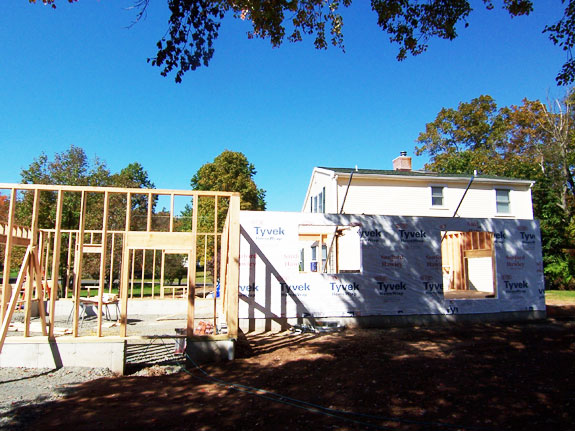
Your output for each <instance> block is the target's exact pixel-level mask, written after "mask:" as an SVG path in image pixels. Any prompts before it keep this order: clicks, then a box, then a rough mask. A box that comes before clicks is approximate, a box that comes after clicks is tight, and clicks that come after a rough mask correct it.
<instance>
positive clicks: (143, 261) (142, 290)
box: [140, 250, 146, 298]
mask: <svg viewBox="0 0 575 431" xmlns="http://www.w3.org/2000/svg"><path fill="white" fill-rule="evenodd" d="M145 270H146V250H142V281H141V283H140V285H141V287H140V298H143V297H144V272H145Z"/></svg>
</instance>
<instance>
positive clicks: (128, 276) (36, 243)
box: [0, 183, 240, 338]
mask: <svg viewBox="0 0 575 431" xmlns="http://www.w3.org/2000/svg"><path fill="white" fill-rule="evenodd" d="M2 188H3V189H8V191H9V194H10V207H9V210H8V214H7V215H8V218H7V220H6V221H7V223H5V224H3V223H2V224H0V242H2V243H3V244H5V253H4V263H5V266H4V278H3V281H2V294H1V296H0V299H1V302H0V317H1V318H2V322H4V320H5V318H7V317H8V311H9V308H10V307H12V306H14V309H12V314H13V313H14V310H15V308H16V305H17V303H18V301H19V298H20V296H21V293H22V292H23V290H25V295H24V301H25V312H26V313H27V315H28V317H26V316H25V325H24V326H25V327H26V328H27V329H26V336H31V335H34V333H33V332H31V331H30V328H31V326H30V323H31V322H30V320H31V319H30V317H31V316H30V314H29V313H30V310H31V309H32V307H31V305H33V301H35V300H37V301H38V305H39V307H38V308H39V312H40V314H41V316H40V318H41V324H42V332H43V333H44V334H47V335H48V337H50V338H53V337H54V336H55V335H56V334H55V333H54V330H55V328H54V312H55V309H56V304H55V301H56V300H57V299H58V296H59V281H60V278H61V276H62V278H63V282H64V285H63V286H62V288H63V293H64V295H65V296H67V297H68V295H69V294H68V291H69V288H70V287H72V301H73V307H72V316H73V319H72V322H73V323H72V325H73V326H72V333H73V336H74V337H78V336H80V333H79V332H80V331H79V320H80V301H81V293H82V285H83V281H84V282H85V281H86V276H85V274H83V273H84V271H86V270H87V269H88V268H84V266H86V267H88V264H90V265H91V267H92V266H93V268H92V269H93V270H94V272H95V271H97V269H96V268H99V276H98V278H99V280H98V298H97V299H98V301H97V307H98V317H97V329H96V330H97V335H98V336H102V335H103V334H102V324H103V321H102V320H103V319H102V316H103V314H104V313H103V311H104V310H103V308H104V297H103V293H104V290H105V287H106V286H105V284H106V277H107V275H108V274H109V276H110V277H109V278H110V283H109V285H108V286H107V287H108V289H107V290H108V291H109V292H112V291H113V280H114V276H113V275H114V267H116V272H117V269H118V268H117V267H118V254H119V253H120V254H121V256H122V259H121V264H120V292H119V293H120V300H121V303H120V305H121V310H120V323H121V327H120V335H121V336H123V337H125V336H126V335H127V334H126V333H127V326H126V324H127V319H128V300H129V299H131V298H132V297H134V296H138V297H142V296H143V295H144V290H145V286H146V285H147V281H146V280H145V274H146V265H148V266H149V264H150V263H151V264H152V265H153V268H152V297H154V295H155V289H154V287H155V286H154V285H155V279H156V276H157V275H156V274H157V273H158V272H161V273H162V277H161V280H163V278H164V275H165V274H164V266H165V255H166V254H169V253H174V254H185V255H187V256H188V260H189V266H188V278H187V296H186V301H187V304H188V310H187V333H188V334H189V335H190V336H191V335H192V334H193V330H194V313H195V293H196V287H197V286H196V263H197V260H198V251H199V250H198V242H199V243H200V244H201V238H203V241H204V247H203V250H200V253H202V252H203V253H204V262H205V263H206V265H205V271H204V297H205V296H206V272H207V270H209V269H211V267H212V265H213V284H214V292H213V295H214V303H213V305H214V307H213V308H214V326H215V325H216V324H217V320H216V319H217V317H218V316H217V311H218V308H217V305H218V302H217V301H218V300H222V303H223V305H224V307H225V308H226V310H227V316H226V320H227V321H228V328H231V331H230V333H232V334H233V333H235V334H237V305H238V304H237V296H238V295H237V293H238V292H237V290H238V287H237V283H238V275H237V273H238V271H237V268H236V269H235V270H234V267H239V261H238V255H239V253H238V247H239V225H238V226H237V227H236V228H235V229H234V227H233V226H232V225H233V223H239V218H238V213H239V199H240V198H239V194H238V193H231V192H211V191H191V190H162V189H150V190H146V189H130V188H119V187H110V188H108V187H106V188H104V187H82V186H62V185H36V184H6V183H0V189H2ZM21 191H24V192H26V193H28V192H30V193H33V194H34V203H33V208H32V213H33V214H32V220H31V224H30V226H26V227H23V226H17V225H16V217H15V209H16V205H17V203H18V202H19V201H18V196H19V194H18V193H19V192H21ZM44 193H52V194H57V200H56V201H55V205H56V206H55V208H56V211H55V213H56V219H55V225H54V226H53V228H52V227H51V228H48V229H46V228H45V226H42V228H39V225H38V223H39V219H40V217H39V215H40V213H41V212H42V211H40V210H41V205H42V200H41V199H40V197H42V198H43V197H44V196H43V194H44ZM114 194H120V195H121V196H120V199H117V198H113V197H112V196H113V195H114ZM68 195H70V197H72V196H73V197H79V198H80V199H78V201H80V208H79V209H78V203H77V202H78V201H76V200H75V199H71V200H70V202H74V208H73V212H74V216H73V217H74V218H73V220H74V224H76V223H77V225H76V226H69V225H65V224H64V223H70V219H69V218H66V217H65V216H64V214H63V213H64V201H65V198H67V197H68ZM95 195H99V196H102V195H103V197H104V200H103V202H104V204H103V207H102V206H100V202H102V201H101V200H100V199H99V198H98V200H94V199H93V197H94V196H95ZM136 195H137V196H138V197H140V196H141V195H142V196H144V197H147V202H148V207H147V214H146V219H145V228H144V227H143V223H140V220H139V219H138V220H136V219H135V217H136V216H138V217H139V216H140V213H139V212H138V213H136V212H135V210H133V208H132V205H133V203H132V197H133V196H136ZM156 196H169V199H170V221H169V227H168V229H169V231H168V232H162V231H154V226H153V225H154V223H153V216H154V209H153V202H154V198H155V197H156ZM177 196H178V197H179V196H185V197H191V198H192V202H193V207H192V208H193V214H192V230H191V232H177V231H176V230H177V226H176V224H175V210H174V202H175V198H176V197H177ZM203 197H206V198H209V199H211V200H213V206H211V209H210V211H211V210H213V211H214V225H213V229H212V228H210V227H208V228H207V229H203V228H202V230H205V231H206V232H201V233H200V232H199V230H198V220H199V217H200V216H201V215H202V214H200V211H203V210H204V209H203V208H200V206H199V200H200V198H203ZM220 198H221V199H226V200H229V201H230V204H229V206H228V216H227V217H226V219H228V223H227V225H226V226H227V227H226V231H225V233H222V232H219V229H218V224H219V223H218V220H219V219H221V215H220V214H219V213H218V209H221V208H219V207H220V202H219V199H220ZM124 199H125V205H126V206H125V211H126V212H125V224H123V226H122V219H123V218H124V214H123V210H122V208H121V207H122V206H123V204H121V205H120V209H119V210H118V207H117V205H118V202H124ZM66 202H68V199H66ZM92 202H97V203H98V208H103V214H102V216H103V220H102V225H101V228H100V227H98V228H97V229H93V226H88V223H89V221H90V220H93V217H91V214H88V213H89V212H90V209H89V208H90V207H91V206H92ZM114 204H115V205H116V207H115V208H114V207H113V205H114ZM66 211H68V209H66ZM99 211H100V210H99ZM78 213H79V216H78ZM232 213H234V214H235V215H232ZM142 214H144V212H142ZM118 216H119V218H120V222H119V223H118ZM76 217H78V218H76ZM109 218H110V220H108V219H109ZM98 219H99V217H98ZM76 220H77V222H76ZM112 220H114V225H112V224H111V223H112ZM118 224H119V226H118ZM87 226H88V227H89V229H86V227H87ZM110 227H111V228H110ZM166 227H167V226H166V224H163V229H166ZM142 228H144V229H145V230H144V231H133V230H132V229H142ZM156 228H157V229H158V230H161V229H162V227H161V226H160V225H159V226H156ZM118 235H121V236H118ZM210 237H213V244H209V238H210ZM118 238H120V239H118ZM234 241H235V242H237V244H236V245H234ZM119 242H121V243H122V247H121V252H118V250H116V248H120V246H119ZM62 243H63V244H62ZM66 245H67V247H68V248H67V252H68V255H67V256H68V259H67V262H66V265H65V267H66V273H65V274H64V273H63V272H64V268H62V269H61V268H60V266H61V264H62V263H63V262H61V259H60V258H61V256H62V255H63V256H62V257H64V256H66V249H64V250H62V247H66ZM15 246H25V247H26V251H27V258H26V262H24V263H23V265H21V266H20V271H19V276H20V275H21V277H20V281H19V283H20V284H19V286H18V282H17V284H16V286H14V289H12V287H13V286H11V285H10V277H9V275H10V267H11V265H10V264H11V259H12V260H13V256H14V254H13V248H14V247H15ZM3 247H4V246H3ZM147 250H152V253H153V254H152V259H150V256H149V253H148V252H147ZM212 250H213V256H214V257H213V262H211V264H210V265H208V263H207V260H208V254H211V253H212ZM157 251H161V253H162V254H161V256H162V262H161V264H160V265H159V269H158V268H157V267H156V265H157V263H158V261H159V259H158V258H157V254H156V252H157ZM84 253H86V254H92V255H93V257H91V258H90V260H87V257H86V256H84ZM230 253H231V254H233V253H235V255H234V256H232V255H231V254H230ZM64 258H65V257H64ZM85 258H86V262H84V259H85ZM98 258H99V261H98ZM132 260H134V261H133V262H132ZM92 263H93V265H92ZM96 265H99V266H96ZM136 266H138V270H137V271H135V268H136ZM140 269H141V280H140V282H139V283H137V285H140V293H139V294H138V292H137V291H136V292H135V294H134V292H132V295H130V287H131V288H132V290H133V284H134V281H135V277H136V276H138V273H140ZM134 271H135V272H134ZM61 272H62V274H60V273H61ZM26 275H27V277H26ZM88 278H90V277H88ZM26 279H27V280H26ZM218 279H219V280H220V284H221V290H220V298H218V297H217V284H218ZM64 280H65V281H64ZM24 283H27V284H26V285H25V284H24ZM162 283H163V281H162ZM234 291H235V293H234ZM44 292H49V293H50V294H49V296H47V297H46V298H45V293H44ZM161 293H163V291H162V292H161ZM174 294H175V292H172V296H173V295H174ZM233 297H235V305H234V299H233ZM44 299H48V300H49V304H48V309H49V313H48V315H49V316H47V314H46V312H45V308H44V306H43V302H44ZM94 299H95V298H94ZM230 304H231V305H230ZM234 310H235V311H234ZM234 313H235V320H236V322H235V324H234V323H232V324H231V325H230V324H229V322H230V319H234V317H232V316H234ZM9 317H10V318H9V319H8V320H11V319H12V315H11V316H9ZM48 318H49V322H47V319H48ZM47 323H48V324H47ZM7 325H9V323H8V324H7ZM6 328H8V326H6Z"/></svg>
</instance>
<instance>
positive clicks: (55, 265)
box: [48, 190, 63, 338]
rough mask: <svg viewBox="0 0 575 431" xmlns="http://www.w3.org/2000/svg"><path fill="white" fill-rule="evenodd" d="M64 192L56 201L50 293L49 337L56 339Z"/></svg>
mask: <svg viewBox="0 0 575 431" xmlns="http://www.w3.org/2000/svg"><path fill="white" fill-rule="evenodd" d="M62 205H63V199H62V190H58V200H57V201H56V226H54V227H55V232H54V257H53V258H52V290H51V291H50V308H49V310H50V311H49V313H48V314H49V315H50V332H49V334H48V336H49V337H50V338H54V325H55V323H54V322H55V314H56V298H57V296H58V279H59V278H60V249H61V248H62V232H61V230H62Z"/></svg>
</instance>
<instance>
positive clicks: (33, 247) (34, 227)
mask: <svg viewBox="0 0 575 431" xmlns="http://www.w3.org/2000/svg"><path fill="white" fill-rule="evenodd" d="M39 206H40V190H38V189H36V190H34V202H33V204H32V222H31V225H30V228H31V229H30V230H31V235H30V245H29V247H30V253H31V255H30V258H32V256H33V255H34V254H36V253H37V246H38V208H39ZM34 269H35V268H34V266H33V265H29V266H28V278H27V280H26V287H25V290H24V292H25V293H24V299H25V301H26V305H25V314H24V337H29V336H30V316H31V305H32V295H33V287H34V280H35V279H37V277H35V274H34ZM40 278H41V277H40ZM37 289H42V283H41V280H40V284H39V285H37ZM43 306H44V304H40V301H38V308H40V307H43ZM44 323H45V322H44Z"/></svg>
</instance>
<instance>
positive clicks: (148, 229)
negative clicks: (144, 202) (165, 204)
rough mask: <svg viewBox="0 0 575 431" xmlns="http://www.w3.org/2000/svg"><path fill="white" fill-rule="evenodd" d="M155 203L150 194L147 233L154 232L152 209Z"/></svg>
mask: <svg viewBox="0 0 575 431" xmlns="http://www.w3.org/2000/svg"><path fill="white" fill-rule="evenodd" d="M153 203H154V198H153V195H152V193H148V219H147V221H146V231H147V232H150V231H151V230H152V207H153V206H154V205H153Z"/></svg>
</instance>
